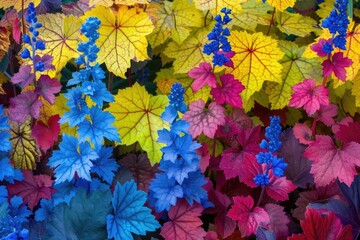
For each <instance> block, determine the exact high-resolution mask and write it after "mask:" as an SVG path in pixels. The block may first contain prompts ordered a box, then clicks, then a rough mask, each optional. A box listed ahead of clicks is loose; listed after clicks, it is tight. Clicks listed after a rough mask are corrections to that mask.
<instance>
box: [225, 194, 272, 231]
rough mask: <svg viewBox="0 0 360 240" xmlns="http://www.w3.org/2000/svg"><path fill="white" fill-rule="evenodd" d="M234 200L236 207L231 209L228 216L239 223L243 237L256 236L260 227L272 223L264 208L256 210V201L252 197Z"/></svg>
mask: <svg viewBox="0 0 360 240" xmlns="http://www.w3.org/2000/svg"><path fill="white" fill-rule="evenodd" d="M233 200H234V205H233V206H232V207H231V209H230V211H229V213H228V216H229V217H230V218H231V219H233V220H235V221H238V227H239V230H240V232H241V235H242V237H245V236H250V235H251V234H252V233H254V234H255V233H256V230H257V228H258V227H259V226H266V225H268V224H269V223H270V217H269V215H268V213H267V212H266V211H265V210H264V209H263V208H261V207H255V208H254V199H253V198H252V197H251V196H246V197H233Z"/></svg>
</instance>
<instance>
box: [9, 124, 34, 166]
mask: <svg viewBox="0 0 360 240" xmlns="http://www.w3.org/2000/svg"><path fill="white" fill-rule="evenodd" d="M30 123H31V118H30V117H28V118H27V119H26V121H25V122H24V123H22V124H20V123H18V122H14V121H10V128H11V131H10V134H11V138H10V140H11V145H12V148H13V150H12V151H11V152H10V159H12V160H13V161H14V167H15V168H22V169H30V170H31V169H35V166H36V165H35V162H36V160H37V159H38V158H39V157H40V154H41V153H40V150H39V148H38V146H37V144H36V142H35V140H34V139H32V138H31V136H30V135H31V124H30Z"/></svg>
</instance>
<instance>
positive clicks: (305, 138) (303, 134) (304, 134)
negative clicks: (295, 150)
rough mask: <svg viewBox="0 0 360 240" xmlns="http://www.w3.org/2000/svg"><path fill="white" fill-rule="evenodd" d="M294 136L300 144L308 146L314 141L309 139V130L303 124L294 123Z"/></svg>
mask: <svg viewBox="0 0 360 240" xmlns="http://www.w3.org/2000/svg"><path fill="white" fill-rule="evenodd" d="M293 131H294V136H295V138H296V139H297V140H299V142H300V143H301V144H305V145H308V144H310V143H312V142H313V141H314V140H312V139H311V134H312V133H311V129H310V128H309V127H308V126H307V125H306V124H305V123H296V124H295V126H294V127H293Z"/></svg>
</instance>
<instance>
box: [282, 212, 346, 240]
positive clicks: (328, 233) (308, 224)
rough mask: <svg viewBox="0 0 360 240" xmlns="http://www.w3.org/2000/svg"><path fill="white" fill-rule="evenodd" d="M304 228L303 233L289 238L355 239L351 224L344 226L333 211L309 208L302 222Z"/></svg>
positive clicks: (296, 239) (293, 239) (295, 239)
mask: <svg viewBox="0 0 360 240" xmlns="http://www.w3.org/2000/svg"><path fill="white" fill-rule="evenodd" d="M300 224H301V228H302V229H303V233H302V234H295V235H292V236H291V237H289V238H288V240H298V239H304V240H313V239H326V240H347V239H353V236H352V232H351V230H352V228H351V225H346V226H345V227H343V226H342V224H341V222H340V219H339V218H337V217H336V215H335V214H334V213H333V212H328V211H322V212H319V211H317V210H315V209H312V208H307V210H306V213H305V220H301V222H300Z"/></svg>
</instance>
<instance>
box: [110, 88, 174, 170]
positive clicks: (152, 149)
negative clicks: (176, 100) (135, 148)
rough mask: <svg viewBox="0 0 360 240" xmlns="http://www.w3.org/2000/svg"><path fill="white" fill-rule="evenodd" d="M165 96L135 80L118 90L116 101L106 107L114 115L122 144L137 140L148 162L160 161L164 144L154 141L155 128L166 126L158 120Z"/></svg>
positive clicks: (156, 135) (166, 102)
mask: <svg viewBox="0 0 360 240" xmlns="http://www.w3.org/2000/svg"><path fill="white" fill-rule="evenodd" d="M168 103H169V100H168V98H167V97H166V96H162V95H158V96H151V95H150V94H148V93H147V92H146V90H145V88H144V87H141V86H140V85H139V84H138V83H135V84H134V85H133V86H132V87H131V88H127V89H124V90H119V92H118V94H117V95H116V96H115V102H114V103H110V107H109V108H108V109H107V110H108V111H109V112H110V113H111V114H112V115H114V117H115V123H114V125H115V127H117V128H118V130H119V133H120V138H121V140H122V144H125V145H131V144H133V143H135V142H136V141H138V142H139V144H140V146H141V148H142V149H143V150H144V151H146V152H147V154H148V157H149V159H150V162H151V164H155V163H157V162H159V161H160V159H161V156H162V152H161V151H160V149H161V148H162V147H163V146H164V144H162V143H159V142H157V138H158V133H157V131H158V130H160V129H163V128H166V129H168V128H169V124H168V123H167V122H165V121H163V120H162V119H161V114H162V112H163V111H164V109H165V107H166V106H167V105H168Z"/></svg>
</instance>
